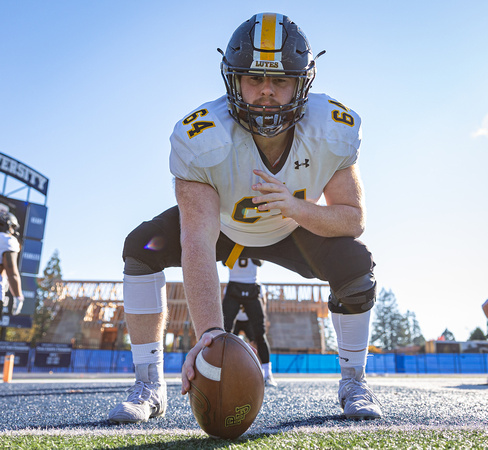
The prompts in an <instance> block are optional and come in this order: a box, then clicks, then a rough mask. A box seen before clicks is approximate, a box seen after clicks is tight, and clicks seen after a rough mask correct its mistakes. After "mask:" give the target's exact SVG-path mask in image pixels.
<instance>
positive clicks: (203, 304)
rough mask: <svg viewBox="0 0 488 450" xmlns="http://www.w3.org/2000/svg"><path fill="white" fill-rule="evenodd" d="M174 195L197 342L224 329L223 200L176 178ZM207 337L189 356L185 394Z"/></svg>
mask: <svg viewBox="0 0 488 450" xmlns="http://www.w3.org/2000/svg"><path fill="white" fill-rule="evenodd" d="M175 192H176V199H177V202H178V207H179V210H180V221H181V249H182V253H181V267H182V269H183V280H184V286H185V295H186V298H187V302H188V309H189V311H190V315H191V318H192V322H193V327H194V329H195V333H196V336H197V339H198V338H200V336H201V335H202V333H203V332H204V331H205V330H208V329H209V328H213V327H220V328H222V329H223V324H224V322H223V316H222V304H221V300H220V282H219V276H218V272H217V266H216V263H215V261H216V254H215V252H216V243H217V239H218V237H219V233H220V199H219V196H218V194H217V192H216V191H215V189H213V188H212V187H211V186H210V185H208V184H204V183H197V182H191V181H183V180H181V179H178V178H176V180H175ZM220 333H221V332H219V331H214V332H211V333H208V334H207V335H206V336H205V338H204V339H201V340H200V341H199V342H198V343H197V345H196V346H195V347H194V348H193V349H192V350H191V351H190V352H189V353H188V355H187V358H186V361H185V363H184V365H183V369H182V393H183V394H184V393H186V392H188V390H189V389H190V380H192V379H193V378H194V375H195V372H194V368H193V366H194V362H195V358H196V356H197V354H198V352H199V351H200V349H201V348H202V347H203V346H204V345H210V343H211V337H212V336H214V335H218V334H220Z"/></svg>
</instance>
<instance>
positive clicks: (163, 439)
mask: <svg viewBox="0 0 488 450" xmlns="http://www.w3.org/2000/svg"><path fill="white" fill-rule="evenodd" d="M0 448H8V449H10V448H12V449H29V450H31V449H49V450H52V449H90V450H93V449H116V448H117V449H124V450H125V449H127V450H128V449H137V450H146V449H159V448H163V449H166V448H167V449H226V448H228V449H320V448H324V449H355V448H358V449H363V448H370V449H380V448H408V449H465V448H466V449H471V448H472V449H484V448H488V431H486V430H467V429H449V430H448V429H425V430H410V431H409V430H386V429H385V430H375V431H353V432H351V431H338V432H337V431H334V432H320V433H317V432H296V431H289V432H283V433H277V434H272V435H250V436H246V437H243V438H240V439H238V440H235V441H225V440H217V439H212V438H208V437H206V436H204V435H202V434H201V433H189V434H179V435H177V436H175V435H169V434H144V435H142V434H141V435H136V436H130V435H124V436H113V435H111V436H107V435H106V436H104V435H97V436H89V435H69V434H66V435H62V436H52V435H35V434H21V435H20V434H17V435H15V434H9V435H2V436H0Z"/></svg>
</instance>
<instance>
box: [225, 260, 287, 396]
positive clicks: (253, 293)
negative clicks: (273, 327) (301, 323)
mask: <svg viewBox="0 0 488 450" xmlns="http://www.w3.org/2000/svg"><path fill="white" fill-rule="evenodd" d="M261 265H262V261H261V260H259V259H250V258H239V259H238V260H237V261H236V263H235V264H234V267H233V268H232V269H229V283H228V284H227V288H226V290H225V295H224V300H223V302H222V312H223V314H224V329H225V331H227V332H228V333H230V332H231V331H232V330H233V325H234V320H235V319H236V316H237V314H238V313H239V310H240V308H241V307H243V308H244V312H245V313H246V315H247V317H248V319H249V324H248V326H249V327H250V328H251V329H252V334H253V338H254V340H255V342H256V348H257V351H258V356H259V359H260V360H261V365H262V369H263V375H264V381H265V384H266V386H273V387H275V386H277V383H276V381H275V380H274V378H273V375H272V371H271V362H270V360H269V358H270V349H269V343H268V339H267V337H266V315H265V309H264V295H263V288H262V286H261V284H260V283H258V274H257V272H258V267H260V266H261Z"/></svg>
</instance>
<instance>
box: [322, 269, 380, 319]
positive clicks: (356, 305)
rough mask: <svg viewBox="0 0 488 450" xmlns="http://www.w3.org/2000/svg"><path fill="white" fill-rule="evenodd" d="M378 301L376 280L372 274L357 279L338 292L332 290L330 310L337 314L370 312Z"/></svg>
mask: <svg viewBox="0 0 488 450" xmlns="http://www.w3.org/2000/svg"><path fill="white" fill-rule="evenodd" d="M375 299H376V280H375V278H374V275H373V274H372V273H368V274H366V275H363V276H362V277H359V278H356V279H354V280H352V281H351V282H349V283H347V284H345V285H344V286H342V287H341V288H339V289H337V290H336V291H333V290H332V289H331V290H330V295H329V310H330V311H331V312H333V313H337V314H360V313H364V312H366V311H369V310H370V309H371V308H372V307H373V306H374V302H375Z"/></svg>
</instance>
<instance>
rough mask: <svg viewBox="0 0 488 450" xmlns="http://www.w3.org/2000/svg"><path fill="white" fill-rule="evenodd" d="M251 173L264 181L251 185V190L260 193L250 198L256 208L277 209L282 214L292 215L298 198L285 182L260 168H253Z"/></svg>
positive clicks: (264, 209)
mask: <svg viewBox="0 0 488 450" xmlns="http://www.w3.org/2000/svg"><path fill="white" fill-rule="evenodd" d="M253 173H254V174H255V175H257V176H258V177H261V178H262V179H263V181H264V183H257V184H254V185H253V186H252V190H253V191H259V192H260V193H261V195H259V196H256V197H254V198H253V199H252V201H253V203H256V204H258V205H259V206H258V210H259V211H268V210H271V209H279V210H280V211H281V214H282V215H283V216H285V217H292V213H293V212H296V210H297V202H298V201H299V200H298V199H297V198H295V197H293V195H292V193H291V192H290V191H289V190H288V188H287V187H286V186H285V184H284V183H283V182H281V181H280V180H278V179H276V178H274V177H272V176H271V175H268V174H267V173H266V172H263V171H262V170H257V169H254V170H253ZM260 203H262V204H260Z"/></svg>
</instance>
